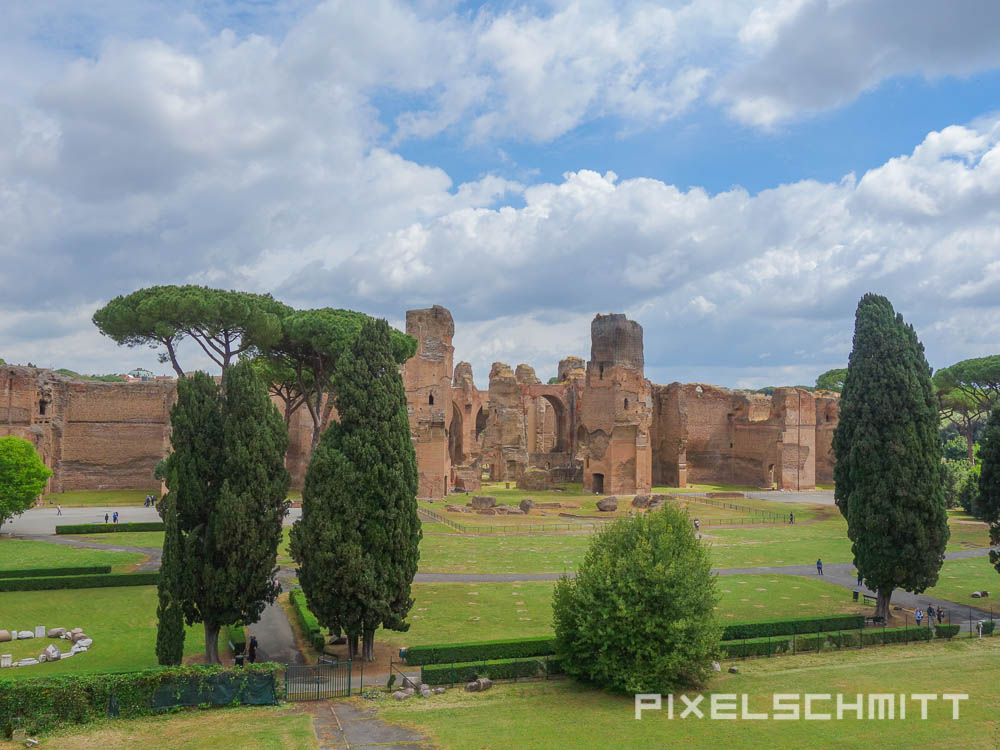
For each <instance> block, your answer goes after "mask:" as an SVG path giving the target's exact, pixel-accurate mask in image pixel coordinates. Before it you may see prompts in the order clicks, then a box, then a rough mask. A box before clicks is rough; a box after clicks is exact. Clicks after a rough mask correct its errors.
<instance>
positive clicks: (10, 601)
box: [0, 586, 205, 679]
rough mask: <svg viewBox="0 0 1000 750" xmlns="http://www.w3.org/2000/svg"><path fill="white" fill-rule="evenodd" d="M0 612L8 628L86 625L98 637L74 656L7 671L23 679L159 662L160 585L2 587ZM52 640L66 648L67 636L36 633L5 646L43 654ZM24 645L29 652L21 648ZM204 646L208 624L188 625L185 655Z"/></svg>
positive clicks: (15, 650)
mask: <svg viewBox="0 0 1000 750" xmlns="http://www.w3.org/2000/svg"><path fill="white" fill-rule="evenodd" d="M0 613H2V614H3V616H2V617H0V620H3V623H4V624H3V627H4V628H9V627H17V628H18V629H19V630H33V629H34V628H35V626H36V625H44V626H45V627H46V628H54V627H69V628H74V627H80V628H83V629H84V631H85V632H86V633H87V634H88V635H89V636H91V637H92V638H93V639H94V645H93V646H92V647H91V650H90V651H87V652H86V653H83V654H77V655H76V656H74V657H73V658H72V659H68V660H66V661H61V660H60V661H58V662H54V663H51V664H48V663H47V664H37V665H35V666H33V667H29V668H24V669H14V670H11V671H9V672H7V671H5V672H4V673H3V676H4V677H8V678H12V679H23V678H29V677H40V676H42V675H50V674H63V673H66V672H93V671H129V670H133V669H144V668H146V667H155V666H156V651H155V649H156V587H155V586H129V587H124V588H104V589H71V590H65V591H16V592H6V593H0ZM49 643H55V644H56V645H58V646H59V647H60V649H62V646H63V644H64V643H65V641H55V640H53V641H50V640H49V639H48V638H44V639H41V640H34V639H32V640H30V641H25V642H22V641H14V642H9V643H5V644H2V647H0V648H2V650H3V653H5V654H16V655H18V656H28V655H31V656H38V654H39V653H41V651H42V649H44V647H45V646H46V645H48V644H49ZM8 648H10V649H11V650H7V649H8ZM22 649H26V650H27V653H21V650H22ZM204 650H205V632H204V629H203V627H202V626H201V625H196V626H194V627H191V628H188V631H187V637H186V638H185V639H184V653H185V655H186V656H188V655H190V656H192V657H194V656H197V655H198V654H201V653H203V652H204Z"/></svg>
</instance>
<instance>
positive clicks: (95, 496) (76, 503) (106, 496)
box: [42, 487, 160, 508]
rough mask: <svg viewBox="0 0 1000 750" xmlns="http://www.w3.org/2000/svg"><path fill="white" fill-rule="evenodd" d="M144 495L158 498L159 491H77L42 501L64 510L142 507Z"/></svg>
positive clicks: (63, 493)
mask: <svg viewBox="0 0 1000 750" xmlns="http://www.w3.org/2000/svg"><path fill="white" fill-rule="evenodd" d="M146 495H153V496H154V497H159V495H160V490H159V488H158V487H157V488H156V489H155V490H77V491H74V492H60V493H57V494H52V495H45V496H44V497H43V498H42V499H43V501H44V502H45V504H46V505H50V504H51V505H62V506H63V507H64V508H80V507H91V506H105V505H106V506H108V507H115V506H122V505H142V504H143V502H145V500H146Z"/></svg>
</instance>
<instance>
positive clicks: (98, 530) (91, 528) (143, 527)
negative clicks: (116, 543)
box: [56, 521, 167, 534]
mask: <svg viewBox="0 0 1000 750" xmlns="http://www.w3.org/2000/svg"><path fill="white" fill-rule="evenodd" d="M166 528H167V526H166V524H165V523H163V521H138V522H134V523H75V524H70V525H68V526H56V533H57V534H115V533H118V532H123V531H164V530H165V529H166Z"/></svg>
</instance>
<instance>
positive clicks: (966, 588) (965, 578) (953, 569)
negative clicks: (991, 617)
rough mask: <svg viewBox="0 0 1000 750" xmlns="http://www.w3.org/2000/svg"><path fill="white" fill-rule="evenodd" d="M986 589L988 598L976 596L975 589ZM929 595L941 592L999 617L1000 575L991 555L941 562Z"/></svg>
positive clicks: (928, 592)
mask: <svg viewBox="0 0 1000 750" xmlns="http://www.w3.org/2000/svg"><path fill="white" fill-rule="evenodd" d="M984 589H985V590H986V591H988V592H989V593H990V597H991V598H988V599H973V598H972V597H971V596H970V594H971V593H972V592H973V591H982V590H984ZM924 593H926V594H927V595H928V596H938V597H941V598H942V599H948V600H949V601H953V602H958V603H959V604H967V605H969V606H970V607H977V608H978V609H982V610H985V611H987V612H989V611H990V609H992V610H993V612H994V613H995V616H996V617H997V618H1000V601H998V599H1000V575H998V574H997V571H996V568H994V567H993V566H992V565H990V559H989V558H988V557H972V558H969V559H967V560H948V561H947V562H945V564H944V565H942V566H941V575H940V577H939V578H938V585H937V586H935V587H934V588H930V589H927V591H926V592H924Z"/></svg>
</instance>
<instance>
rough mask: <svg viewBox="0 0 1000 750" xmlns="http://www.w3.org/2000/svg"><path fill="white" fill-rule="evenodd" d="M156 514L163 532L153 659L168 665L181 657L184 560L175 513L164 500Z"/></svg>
mask: <svg viewBox="0 0 1000 750" xmlns="http://www.w3.org/2000/svg"><path fill="white" fill-rule="evenodd" d="M159 511H160V515H161V517H163V519H164V521H165V522H166V531H165V533H164V537H163V557H162V560H161V562H160V578H159V581H158V582H157V599H158V605H157V608H156V660H157V661H158V662H159V663H160V664H162V665H164V666H172V665H177V664H180V663H181V660H182V659H183V658H184V635H185V631H184V558H183V551H182V547H181V532H180V527H179V525H178V523H177V510H176V509H175V508H174V507H173V504H172V503H171V502H169V500H166V499H165V500H161V501H160V509H159Z"/></svg>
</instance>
